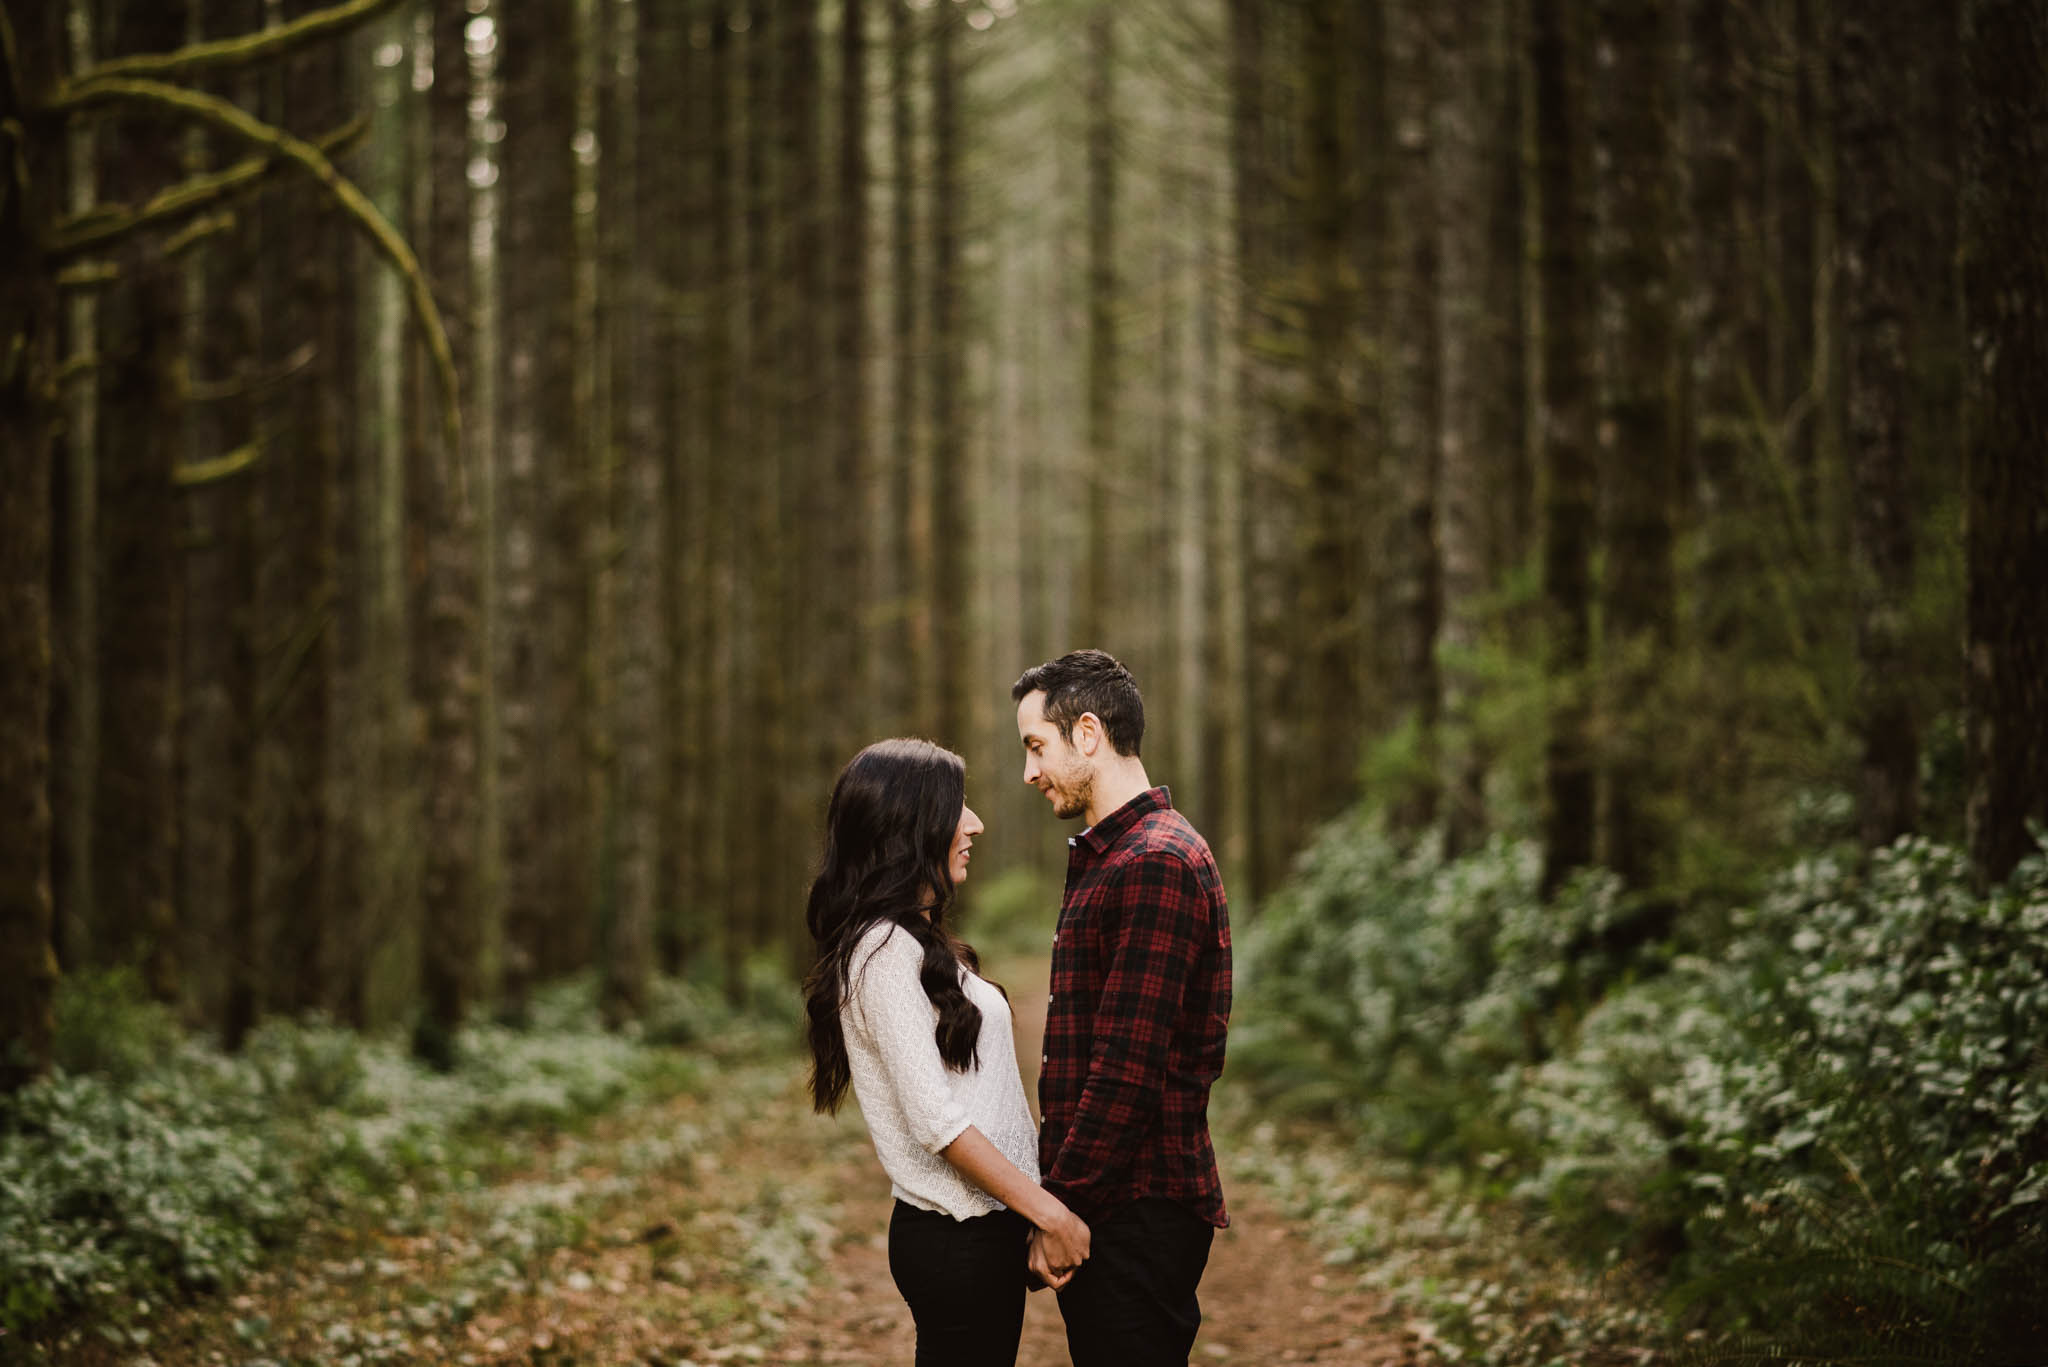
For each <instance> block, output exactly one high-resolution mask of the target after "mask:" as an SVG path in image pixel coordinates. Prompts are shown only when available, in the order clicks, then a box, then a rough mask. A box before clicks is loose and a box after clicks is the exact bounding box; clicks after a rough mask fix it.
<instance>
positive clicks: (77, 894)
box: [44, 0, 103, 965]
mask: <svg viewBox="0 0 2048 1367" xmlns="http://www.w3.org/2000/svg"><path fill="white" fill-rule="evenodd" d="M44 8H46V9H49V10H51V11H52V12H53V13H52V18H51V33H50V36H51V39H52V42H51V44H50V46H49V47H48V48H47V49H45V51H44V56H45V58H46V60H48V61H49V62H50V66H49V67H48V68H47V69H48V70H49V71H50V72H52V73H54V72H57V71H60V70H62V69H64V67H65V66H67V65H68V66H69V68H70V69H71V70H73V71H81V70H84V69H85V68H86V67H87V66H89V65H90V64H91V63H92V62H93V60H94V58H95V56H96V49H97V48H98V46H99V35H98V32H97V30H98V27H99V25H98V21H97V20H96V18H95V6H93V5H92V4H90V3H88V0H70V3H68V4H66V5H64V6H63V7H62V11H61V16H60V15H58V14H57V13H56V10H57V7H56V6H45V7H44ZM60 34H61V41H60V40H59V35H60ZM60 54H63V55H62V56H60ZM66 58H68V61H66V60H65V59H66ZM98 146H99V122H98V121H97V120H93V119H86V118H74V119H70V120H67V121H66V125H65V129H64V146H63V151H64V155H63V157H62V159H61V160H56V161H53V163H52V165H51V166H50V167H48V168H46V171H45V174H50V175H57V176H59V177H60V178H61V179H62V181H63V183H64V203H63V205H62V208H63V209H64V210H65V211H66V212H67V213H68V214H74V215H75V214H82V213H85V212H86V211H88V210H89V209H91V207H92V206H93V205H94V204H95V203H96V202H97V201H98V199H99V197H100V195H99V191H100V171H99V154H98ZM50 207H51V209H52V210H53V211H54V210H55V209H56V208H57V207H58V206H55V205H52V206H50ZM99 313H100V298H99V295H98V292H96V291H79V292H78V293H76V294H75V295H73V296H72V297H70V298H67V299H65V300H64V301H63V315H62V321H63V329H64V330H63V335H62V338H61V340H60V342H59V343H58V346H59V351H60V353H61V354H63V355H64V356H66V357H69V356H92V357H98V356H99V354H100V350H101V348H100V340H99ZM101 387H102V386H101V379H100V375H99V370H98V367H97V366H94V367H92V368H91V369H89V370H87V371H86V372H85V373H84V374H82V375H80V376H79V377H78V378H77V381H76V382H75V383H74V384H73V385H72V386H71V388H70V391H69V392H68V393H67V394H66V395H65V396H64V400H63V408H64V421H63V423H62V425H61V426H60V428H59V429H58V435H57V440H56V448H55V449H56V452H57V457H58V465H57V469H56V472H55V473H56V476H57V478H56V483H55V485H54V487H53V489H52V495H53V498H54V500H55V502H54V505H53V509H52V512H53V515H54V516H55V517H56V518H57V519H58V525H57V526H56V527H55V528H54V529H53V532H52V538H53V540H52V553H53V555H54V563H53V564H52V566H51V569H52V571H53V578H52V586H53V589H54V598H55V602H54V608H55V611H56V613H57V634H56V636H55V638H54V639H53V641H52V643H51V644H52V646H53V648H54V649H53V665H54V672H53V675H52V679H51V693H52V696H51V708H50V738H51V748H52V752H53V758H54V768H53V769H52V771H51V775H50V803H51V809H52V810H51V819H52V821H53V823H54V825H55V828H56V835H57V857H56V863H55V864H54V866H53V867H52V869H51V875H52V877H51V884H52V886H51V891H52V894H53V896H54V899H55V908H56V910H55V915H56V917H57V945H58V950H59V954H60V957H61V958H62V959H63V960H64V961H65V962H67V963H70V964H72V965H84V964H88V963H91V962H92V961H93V956H94V953H95V942H96V940H97V936H96V934H95V923H94V908H95V907H96V906H98V905H99V897H98V894H97V891H96V887H95V884H96V882H97V878H96V870H97V867H98V860H97V859H96V858H95V851H94V825H95V822H94V819H93V813H94V811H95V810H96V804H95V798H94V786H95V783H96V781H97V779H98V775H99V765H100V679H101V674H102V672H103V671H102V670H101V668H100V664H99V654H98V652H99V639H100V633H99V611H100V591H101V590H100V577H99V573H98V568H97V566H98V549H99V447H100V440H99V414H100V390H101Z"/></svg>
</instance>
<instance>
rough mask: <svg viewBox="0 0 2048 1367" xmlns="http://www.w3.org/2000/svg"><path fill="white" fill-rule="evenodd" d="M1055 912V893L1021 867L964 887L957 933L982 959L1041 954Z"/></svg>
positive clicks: (1057, 901) (1035, 874)
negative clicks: (964, 899)
mask: <svg viewBox="0 0 2048 1367" xmlns="http://www.w3.org/2000/svg"><path fill="white" fill-rule="evenodd" d="M1059 909H1060V894H1059V890H1058V889H1057V888H1055V887H1052V886H1050V885H1048V884H1047V882H1046V880H1045V878H1044V877H1043V876H1042V875H1041V874H1039V872H1038V871H1037V870H1035V869H1032V868H1029V867H1026V866H1022V865H1020V866H1018V867H1015V868H1010V869H1005V870H1004V871H1003V872H1001V873H999V874H997V875H996V876H995V877H994V878H991V879H990V880H988V881H987V882H986V883H974V884H970V885H969V890H968V893H967V900H966V905H965V908H964V914H963V916H962V917H961V929H960V933H961V934H962V935H963V936H964V937H965V938H966V939H967V941H968V942H969V943H971V944H972V945H973V946H974V948H975V951H976V952H977V953H979V954H980V955H981V956H982V957H983V958H984V959H988V958H990V957H993V956H999V955H1011V954H1024V953H1043V952H1044V950H1045V946H1046V942H1047V941H1049V940H1051V939H1052V930H1053V925H1054V923H1055V922H1057V921H1058V919H1059Z"/></svg>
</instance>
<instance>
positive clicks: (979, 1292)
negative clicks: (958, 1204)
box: [889, 1201, 1031, 1367]
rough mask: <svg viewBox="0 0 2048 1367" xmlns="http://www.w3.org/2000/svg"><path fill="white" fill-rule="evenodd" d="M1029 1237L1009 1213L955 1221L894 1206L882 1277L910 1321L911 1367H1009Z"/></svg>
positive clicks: (1020, 1316) (1020, 1326) (1020, 1322)
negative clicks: (913, 1339)
mask: <svg viewBox="0 0 2048 1367" xmlns="http://www.w3.org/2000/svg"><path fill="white" fill-rule="evenodd" d="M1030 1232H1031V1226H1030V1225H1029V1224H1027V1223H1026V1222H1025V1220H1024V1217H1023V1216H1021V1215H1018V1214H1017V1213H1016V1212H1015V1211H1009V1210H998V1211H994V1212H992V1213H990V1214H988V1215H979V1216H976V1217H975V1218H973V1219H971V1220H955V1219H954V1218H953V1217H952V1216H950V1215H947V1214H944V1213H942V1212H940V1211H935V1210H919V1209H918V1208H917V1207H916V1206H913V1205H910V1204H909V1203H907V1202H904V1201H898V1202H897V1203H896V1210H895V1213H894V1214H893V1215H891V1216H890V1217H889V1275H890V1276H892V1277H894V1278H895V1279H896V1289H897V1290H898V1291H901V1292H902V1293H903V1299H904V1300H906V1301H908V1302H909V1303H910V1317H911V1319H913V1320H915V1321H916V1322H917V1367H1012V1364H1013V1363H1015V1362H1016V1361H1017V1340H1018V1338H1019V1336H1021V1335H1022V1334H1023V1332H1024V1257H1025V1251H1026V1250H1025V1246H1024V1245H1025V1239H1026V1238H1027V1236H1028V1235H1029V1234H1030Z"/></svg>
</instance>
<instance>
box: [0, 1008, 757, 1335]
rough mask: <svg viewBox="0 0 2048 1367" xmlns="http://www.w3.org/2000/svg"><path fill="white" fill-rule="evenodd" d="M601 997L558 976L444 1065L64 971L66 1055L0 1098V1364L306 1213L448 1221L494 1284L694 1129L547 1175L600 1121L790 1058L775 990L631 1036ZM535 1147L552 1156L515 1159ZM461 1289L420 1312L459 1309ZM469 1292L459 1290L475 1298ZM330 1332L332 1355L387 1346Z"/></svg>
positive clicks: (329, 1222) (120, 1323)
mask: <svg viewBox="0 0 2048 1367" xmlns="http://www.w3.org/2000/svg"><path fill="white" fill-rule="evenodd" d="M596 995H597V994H596V990H595V984H594V983H592V982H591V981H589V980H586V979H578V980H571V981H568V982H564V983H561V984H557V985H556V986H554V987H552V988H550V989H548V990H547V991H545V992H544V993H542V994H540V995H539V996H538V997H537V998H536V1000H535V1002H534V1004H533V1009H532V1012H531V1019H530V1021H529V1022H528V1024H527V1025H526V1026H525V1027H524V1028H521V1029H512V1028H509V1027H507V1026H504V1025H500V1024H496V1023H492V1022H489V1021H485V1020H477V1021H473V1022H472V1023H471V1024H470V1025H468V1026H467V1027H466V1028H465V1029H464V1030H463V1031H462V1032H461V1033H460V1035H459V1037H458V1040H457V1061H456V1063H455V1066H454V1067H453V1068H452V1069H450V1070H448V1071H445V1072H443V1071H436V1070H432V1069H429V1068H426V1067H424V1066H422V1065H421V1064H419V1063H418V1062H416V1061H415V1060H414V1059H412V1058H411V1057H410V1056H409V1055H408V1053H407V1052H406V1050H405V1049H404V1047H403V1044H402V1042H401V1041H400V1040H399V1039H397V1038H395V1037H394V1038H386V1037H365V1036H362V1035H359V1034H356V1033H355V1032H352V1031H349V1030H345V1029H341V1028H338V1027H336V1026H333V1025H331V1024H327V1023H323V1022H320V1021H317V1020H308V1021H299V1022H285V1021H277V1022H271V1023H268V1024H266V1025H264V1026H263V1027H262V1028H260V1029H259V1030H258V1031H256V1032H255V1033H254V1034H253V1035H252V1036H251V1037H250V1038H249V1039H248V1040H247V1041H245V1043H244V1047H243V1048H242V1049H241V1050H240V1051H239V1052H237V1053H235V1054H232V1055H230V1054H227V1053H224V1052H222V1051H221V1050H219V1049H218V1048H216V1047H214V1046H213V1045H212V1044H211V1043H209V1042H208V1041H206V1040H204V1039H202V1038H199V1037H196V1036H191V1035H187V1034H184V1033H182V1032H180V1031H179V1030H177V1029H176V1028H175V1027H174V1026H173V1025H172V1023H171V1021H170V1019H169V1017H168V1015H167V1014H166V1013H165V1012H164V1011H163V1010H162V1009H161V1008H158V1007H156V1006H153V1005H151V1004H148V1003H146V1002H144V1001H142V1000H141V999H140V998H139V996H138V994H137V993H136V992H135V991H134V988H133V984H132V983H131V982H129V981H127V980H126V979H124V978H121V977H118V976H116V977H97V978H80V979H74V980H72V981H70V982H67V983H66V984H65V986H64V988H63V990H62V994H61V996H60V1001H59V1013H58V1014H59V1060H60V1064H59V1066H58V1067H57V1068H55V1069H54V1070H53V1071H52V1072H51V1074H50V1075H49V1076H47V1077H46V1078H44V1079H43V1080H41V1081H40V1082H38V1083H35V1084H33V1085H31V1086H30V1087H28V1088H26V1089H24V1090H23V1091H21V1092H19V1093H18V1094H16V1095H14V1096H11V1097H8V1098H5V1099H0V1359H5V1358H6V1357H8V1356H10V1352H11V1350H13V1351H19V1350H23V1349H25V1348H26V1347H28V1346H30V1345H34V1344H38V1343H40V1344H43V1345H45V1346H46V1347H47V1345H48V1344H50V1343H52V1342H54V1341H56V1340H57V1339H58V1338H59V1337H60V1336H69V1337H71V1338H74V1339H75V1338H76V1336H77V1334H78V1333H79V1332H80V1331H81V1330H82V1329H90V1330H91V1331H92V1332H94V1333H96V1334H99V1335H101V1336H109V1335H111V1336H115V1337H120V1336H123V1335H131V1336H136V1339H135V1341H136V1342H138V1343H140V1342H143V1341H146V1340H147V1338H148V1333H149V1331H148V1329H147V1328H146V1325H147V1323H148V1322H149V1320H150V1319H151V1317H152V1316H153V1315H155V1314H158V1313H159V1312H161V1311H162V1310H163V1309H164V1308H165V1307H166V1306H175V1305H185V1304H190V1303H192V1302H193V1301H194V1300H195V1298H198V1299H202V1300H203V1299H204V1298H205V1297H206V1296H208V1295H209V1294H211V1293H218V1292H223V1291H231V1290H234V1289H237V1288H238V1287H240V1286H241V1285H242V1284H243V1283H245V1282H246V1281H247V1279H248V1278H249V1277H250V1275H251V1273H252V1272H253V1271H254V1270H256V1269H258V1268H259V1267H261V1266H263V1265H265V1264H266V1263H268V1262H270V1261H272V1260H275V1259H276V1258H278V1257H279V1256H281V1255H282V1254H283V1253H284V1251H285V1250H287V1249H288V1248H289V1247H290V1246H291V1245H293V1244H294V1243H295V1242H297V1241H299V1240H301V1238H302V1237H303V1236H304V1235H305V1234H306V1233H307V1232H308V1231H309V1230H311V1231H322V1230H324V1231H332V1230H334V1229H337V1228H360V1229H365V1230H370V1229H374V1230H377V1231H379V1232H380V1233H381V1234H382V1235H388V1236H391V1237H399V1238H402V1237H404V1236H406V1235H408V1234H411V1233H422V1234H424V1233H426V1232H428V1231H431V1230H434V1229H435V1228H437V1227H439V1226H441V1225H443V1224H446V1223H448V1222H450V1221H453V1222H454V1223H455V1224H457V1225H459V1226H460V1227H461V1228H463V1229H464V1230H467V1231H470V1235H469V1237H473V1238H475V1239H477V1240H480V1241H481V1243H482V1244H483V1245H487V1246H488V1247H487V1248H486V1249H485V1250H484V1254H485V1255H487V1256H483V1255H480V1260H479V1265H480V1266H482V1267H484V1268H487V1269H489V1270H488V1273H487V1274H486V1275H487V1279H496V1280H502V1279H503V1278H504V1277H508V1276H511V1275H513V1274H522V1275H523V1274H524V1273H525V1272H530V1271H532V1270H533V1269H534V1268H536V1267H537V1266H539V1264H540V1263H541V1262H542V1261H544V1259H545V1255H546V1253H547V1251H548V1250H549V1249H551V1248H554V1247H557V1246H559V1245H561V1244H562V1243H563V1242H564V1241H565V1240H569V1239H573V1238H574V1237H575V1236H576V1234H577V1226H578V1221H579V1220H581V1219H582V1218H584V1217H583V1214H582V1212H584V1211H585V1210H587V1209H588V1208H589V1207H590V1206H591V1205H592V1203H593V1202H596V1203H602V1201H603V1200H604V1198H605V1195H606V1193H605V1192H604V1191H603V1190H600V1189H599V1188H600V1187H601V1186H602V1184H603V1182H605V1181H613V1182H617V1181H626V1180H630V1179H631V1177H632V1176H633V1174H634V1172H635V1171H636V1170H644V1169H647V1168H656V1167H661V1166H663V1165H672V1164H674V1163H677V1162H680V1161H682V1160H683V1158H684V1157H685V1156H686V1154H687V1151H688V1150H689V1148H690V1147H691V1146H692V1144H693V1143H694V1140H693V1137H692V1136H691V1135H690V1134H688V1133H687V1132H685V1133H679V1134H673V1135H663V1136H660V1137H658V1138H654V1139H647V1138H642V1139H638V1140H635V1141H634V1144H633V1145H631V1146H628V1147H627V1148H625V1149H622V1150H621V1151H620V1152H619V1153H615V1154H611V1155H609V1157H608V1160H607V1161H608V1163H609V1164H610V1166H609V1167H608V1168H607V1169H606V1174H607V1175H601V1176H599V1177H596V1178H588V1177H577V1178H575V1180H573V1181H572V1180H570V1179H569V1178H567V1177H562V1176H559V1175H554V1176H551V1175H550V1173H551V1172H556V1170H557V1169H558V1168H559V1166H560V1164H561V1163H563V1162H564V1161H567V1162H568V1163H569V1164H570V1165H571V1167H572V1168H574V1167H575V1165H576V1163H577V1162H578V1160H577V1157H576V1155H577V1154H578V1153H579V1152H580V1151H581V1149H580V1147H579V1146H582V1145H585V1144H587V1143H588V1137H589V1135H590V1134H591V1132H592V1131H593V1129H594V1127H596V1126H597V1125H598V1123H599V1122H600V1120H601V1119H602V1118H603V1117H606V1116H608V1115H611V1114H614V1113H616V1112H618V1111H619V1110H620V1109H621V1108H625V1107H629V1106H634V1105H641V1104H653V1103H655V1102H657V1101H659V1100H661V1099H664V1098H672V1097H675V1096H677V1095H683V1094H688V1093H691V1092H693V1091H698V1090H702V1089H703V1088H705V1087H706V1086H707V1085H710V1082H711V1080H712V1079H714V1078H718V1077H723V1076H726V1075H727V1074H729V1072H730V1070H731V1069H732V1068H733V1067H734V1066H737V1065H740V1064H743V1063H744V1062H745V1061H746V1060H749V1059H752V1058H757V1057H770V1056H772V1057H773V1058H775V1059H776V1060H777V1065H776V1069H775V1073H776V1075H777V1076H779V1075H780V1072H781V1071H786V1068H785V1066H784V1065H783V1063H782V1062H781V1060H783V1059H784V1058H785V1057H786V1055H787V1051H788V1049H789V1047H790V1045H791V1042H792V1040H793V1035H792V1027H791V1026H790V1025H789V1022H791V1021H793V1020H794V1019H796V1009H795V1006H794V1003H793V1001H792V1000H790V999H789V998H788V993H787V989H779V990H771V989H766V988H764V989H762V990H760V991H756V992H754V993H753V994H752V996H753V997H755V998H756V999H757V1000H756V1001H755V1002H754V1004H753V1007H752V1008H751V1009H741V1010H735V1009H733V1008H730V1007H728V1006H727V1005H725V1003H724V1001H723V998H722V997H721V996H719V995H717V994H715V993H712V992H709V991H706V990H704V989H702V988H699V987H697V986H696V985H693V984H688V983H681V982H666V983H663V984H660V985H659V987H658V988H657V990H656V992H655V994H654V999H653V1002H652V1005H651V1009H650V1010H649V1012H648V1013H647V1015H646V1017H645V1019H644V1020H643V1021H642V1022H638V1023H636V1024H635V1025H633V1026H632V1027H630V1028H628V1029H626V1030H622V1031H608V1030H606V1029H604V1028H603V1027H602V1025H601V1023H600V1018H599V1013H598V1010H597V1004H596ZM771 999H772V1000H771ZM677 1046H684V1047H677ZM538 1154H551V1155H553V1156H554V1157H553V1159H552V1160H551V1161H552V1162H553V1163H554V1164H555V1165H556V1166H555V1167H554V1168H550V1169H548V1170H547V1171H542V1172H539V1173H529V1172H526V1171H524V1169H528V1168H531V1167H532V1166H533V1165H534V1163H535V1156H536V1155H538ZM636 1165H637V1167H636ZM462 1291H463V1288H462V1287H459V1286H458V1287H455V1288H453V1289H450V1290H448V1292H447V1295H446V1296H443V1297H441V1298H440V1300H438V1301H437V1302H436V1305H437V1306H438V1308H436V1309H432V1310H430V1311H423V1312H421V1313H425V1314H428V1315H429V1317H430V1318H431V1317H432V1316H442V1317H444V1318H446V1317H451V1316H452V1317H454V1318H457V1319H459V1318H461V1317H462V1316H463V1315H464V1314H465V1313H466V1311H465V1309H464V1304H463V1303H461V1302H460V1301H459V1299H455V1298H456V1297H458V1296H459V1295H460V1293H462ZM481 1294H483V1292H482V1290H481V1289H480V1288H479V1287H477V1286H471V1287H469V1288H468V1295H469V1297H470V1300H469V1302H468V1304H469V1305H470V1306H471V1307H472V1308H473V1306H474V1304H475V1298H476V1297H477V1296H479V1295H481ZM442 1302H445V1303H442ZM258 1328H260V1326H257V1327H254V1328H251V1329H250V1331H249V1332H250V1334H252V1335H254V1336H255V1337H258V1338H260V1337H261V1334H260V1333H258V1332H257V1329H258ZM341 1348H342V1346H341V1345H338V1346H337V1350H336V1356H335V1359H334V1360H337V1361H339V1360H343V1359H344V1358H347V1359H350V1360H355V1361H375V1360H379V1359H378V1358H377V1357H376V1355H375V1354H371V1355H369V1356H364V1351H362V1350H360V1345H358V1347H357V1348H352V1349H349V1350H348V1351H347V1352H343V1351H341Z"/></svg>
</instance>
